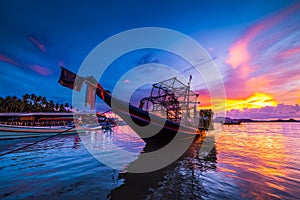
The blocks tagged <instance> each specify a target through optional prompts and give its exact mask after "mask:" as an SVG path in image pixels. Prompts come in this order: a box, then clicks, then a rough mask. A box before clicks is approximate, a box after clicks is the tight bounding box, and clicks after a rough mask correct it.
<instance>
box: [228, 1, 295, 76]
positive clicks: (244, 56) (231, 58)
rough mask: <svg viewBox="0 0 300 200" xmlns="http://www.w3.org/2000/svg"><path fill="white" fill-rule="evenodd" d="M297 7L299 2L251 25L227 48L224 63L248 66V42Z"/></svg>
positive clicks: (234, 65)
mask: <svg viewBox="0 0 300 200" xmlns="http://www.w3.org/2000/svg"><path fill="white" fill-rule="evenodd" d="M299 8H300V3H298V4H296V5H292V6H290V7H289V8H287V9H285V10H283V11H281V12H279V13H278V14H277V15H275V16H273V17H270V18H268V19H266V20H263V21H261V22H259V23H257V24H255V25H254V26H253V27H251V28H250V29H249V30H248V32H247V33H246V34H245V35H244V36H243V37H242V38H240V39H239V40H237V41H236V42H235V43H234V44H233V45H232V46H231V47H230V48H229V55H228V58H227V60H226V63H227V64H229V65H230V66H231V67H232V68H233V69H236V68H237V67H239V66H240V65H243V67H246V68H249V65H248V64H247V63H248V62H249V61H251V59H252V56H251V54H250V52H249V49H250V48H249V45H250V42H251V41H253V40H254V39H255V38H256V37H257V36H258V35H260V34H262V33H263V32H264V31H266V30H268V29H270V28H271V27H273V26H275V25H276V24H278V23H280V22H281V21H282V20H284V19H285V18H286V17H287V16H288V15H290V14H291V13H292V12H294V11H296V10H297V9H299ZM248 71H250V70H248Z"/></svg>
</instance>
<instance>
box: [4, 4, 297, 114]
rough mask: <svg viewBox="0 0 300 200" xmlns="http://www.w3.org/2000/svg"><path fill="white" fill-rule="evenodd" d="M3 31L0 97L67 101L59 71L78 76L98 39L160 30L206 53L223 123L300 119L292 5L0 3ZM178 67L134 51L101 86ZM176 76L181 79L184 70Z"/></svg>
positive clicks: (161, 56)
mask: <svg viewBox="0 0 300 200" xmlns="http://www.w3.org/2000/svg"><path fill="white" fill-rule="evenodd" d="M0 26H1V32H0V44H1V45H0V80H1V83H2V87H1V88H0V96H2V97H5V96H7V95H16V96H22V95H23V94H24V93H30V94H31V93H35V94H37V95H42V96H46V97H47V98H49V99H53V100H55V101H60V102H67V101H68V102H71V101H72V100H71V98H72V91H71V90H69V89H67V88H64V87H62V86H61V85H59V84H58V83H57V80H58V78H59V74H60V68H59V66H65V67H67V68H68V69H70V70H72V71H74V72H76V71H78V69H79V67H80V65H81V63H82V62H83V60H84V59H85V57H86V56H87V55H88V54H89V52H90V51H91V50H92V49H93V48H94V47H96V46H97V45H98V44H99V43H100V42H102V41H104V40H105V39H107V38H109V37H111V36H113V35H115V34H117V33H120V32H122V31H125V30H129V29H133V28H139V27H163V28H168V29H172V30H176V31H179V32H181V33H183V34H186V35H187V36H189V37H191V38H193V39H194V40H196V41H197V42H198V43H199V44H201V45H202V46H203V47H204V48H205V50H206V51H207V52H208V53H209V54H210V56H211V57H212V59H213V60H214V62H215V63H216V65H217V67H218V69H219V71H220V73H221V75H222V78H223V81H224V86H225V90H226V105H227V107H226V110H227V111H228V113H227V114H228V115H229V116H231V117H238V118H242V117H247V118H300V107H299V106H298V105H297V104H300V87H299V86H300V2H299V1H291V0H272V1H270V0H265V1H261V0H253V1H225V0H224V1H221V0H219V1H201V0H199V1H159V0H151V1H133V0H130V1H126V3H125V1H124V2H123V1H85V2H83V1H11V0H5V1H2V2H1V7H0ZM170 60H171V61H170ZM176 60H177V58H174V56H173V57H172V56H170V55H168V53H166V52H160V51H158V50H151V49H150V50H149V49H147V50H145V51H138V52H133V53H131V54H128V55H127V57H126V56H123V57H122V58H120V59H118V60H116V61H115V62H114V63H113V64H112V66H111V68H110V69H109V70H108V71H107V73H106V74H107V77H109V78H106V79H103V80H102V82H101V83H102V84H103V86H105V87H106V88H108V89H110V90H111V89H112V88H113V86H114V82H116V81H118V78H120V77H121V76H122V74H123V73H125V72H126V71H128V70H130V69H131V68H133V67H134V66H135V65H137V64H141V63H142V64H143V63H151V62H154V63H164V64H168V65H171V64H174V62H176V64H174V65H178V63H180V62H181V61H178V62H177V61H176ZM181 64H182V66H184V65H185V63H181ZM185 67H188V66H185ZM175 68H176V67H175ZM183 69H184V68H183ZM183 76H185V77H186V78H187V79H188V77H189V74H188V72H187V73H185V74H183ZM170 78H171V77H170ZM130 81H131V80H126V81H124V84H125V85H126V84H127V85H128V84H130V83H131V82H130ZM192 82H193V83H194V84H195V83H197V80H195V79H193V80H192ZM200 82H201V81H199V83H200ZM194 89H195V90H197V91H198V92H199V93H200V99H199V100H200V102H201V105H202V106H204V107H206V106H209V105H210V95H209V91H207V88H206V87H205V86H203V87H202V86H201V84H195V88H194ZM99 102H100V101H99ZM98 108H99V109H105V108H104V107H103V106H102V105H99V106H98Z"/></svg>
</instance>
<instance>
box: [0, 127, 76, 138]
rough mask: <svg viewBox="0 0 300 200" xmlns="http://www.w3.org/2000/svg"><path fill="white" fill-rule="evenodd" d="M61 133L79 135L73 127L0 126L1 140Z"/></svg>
mask: <svg viewBox="0 0 300 200" xmlns="http://www.w3.org/2000/svg"><path fill="white" fill-rule="evenodd" d="M63 131H65V132H63ZM60 132H63V133H62V134H74V133H77V131H76V129H74V128H72V127H30V126H10V125H0V139H17V138H27V137H41V136H51V135H56V134H58V133H60Z"/></svg>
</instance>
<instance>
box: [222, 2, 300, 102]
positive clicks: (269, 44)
mask: <svg viewBox="0 0 300 200" xmlns="http://www.w3.org/2000/svg"><path fill="white" fill-rule="evenodd" d="M299 8H300V3H298V4H296V5H292V6H290V7H288V8H286V9H284V10H283V11H281V12H279V13H278V14H276V15H273V16H272V17H269V18H267V19H264V20H262V21H260V22H258V23H256V24H254V25H253V26H252V27H250V29H249V30H248V31H247V32H246V33H245V34H244V35H243V36H242V37H241V38H239V39H238V40H237V41H236V42H234V43H233V44H232V46H230V48H229V52H228V57H227V59H226V63H227V64H229V65H230V66H231V70H230V71H228V75H227V77H226V81H225V88H226V95H227V97H228V98H243V97H245V96H249V95H250V94H252V93H253V92H262V93H268V94H272V95H273V96H274V98H275V99H276V101H278V102H286V103H292V104H294V103H296V102H297V99H299V96H298V98H296V97H295V95H293V93H294V92H295V91H296V89H295V84H297V80H299V79H300V74H299V70H298V68H297V63H299V61H300V57H299V56H298V54H299V53H300V47H299V45H298V47H294V44H290V43H289V41H290V40H292V39H294V40H296V38H295V37H296V36H297V33H298V31H299V26H298V25H297V24H295V23H294V22H293V20H288V19H289V18H288V19H287V17H292V16H289V15H291V14H292V13H293V12H294V11H296V10H297V9H299ZM296 14H297V13H296ZM284 20H285V21H284ZM297 27H298V28H297ZM293 37H294V38H293ZM290 46H293V47H292V48H290V49H289V47H290Z"/></svg>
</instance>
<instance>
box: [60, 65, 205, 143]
mask: <svg viewBox="0 0 300 200" xmlns="http://www.w3.org/2000/svg"><path fill="white" fill-rule="evenodd" d="M84 82H85V83H86V84H87V85H88V86H92V87H93V88H94V89H95V94H96V95H97V96H98V97H100V98H101V99H102V100H103V101H104V102H105V103H106V104H107V105H108V106H109V107H111V108H112V110H113V112H114V113H116V114H117V115H119V116H120V117H121V118H122V119H123V120H124V121H125V122H126V123H127V124H128V125H129V126H130V127H131V128H132V129H133V130H134V131H135V132H136V133H137V134H138V135H139V136H140V137H141V138H142V139H143V140H144V141H145V142H146V143H151V142H164V143H168V142H170V141H171V140H172V139H173V138H174V137H175V136H176V135H177V134H180V138H181V139H184V138H185V137H189V138H190V137H194V136H195V135H197V134H201V132H199V130H198V128H197V127H196V126H188V125H184V124H180V122H174V121H172V120H169V119H165V118H161V117H159V116H156V115H154V114H152V113H150V112H147V111H145V110H142V109H140V108H138V107H135V106H133V105H131V104H129V103H126V102H123V101H122V100H120V99H118V98H117V97H114V96H112V95H111V93H110V92H109V91H107V90H105V89H104V88H103V87H102V86H101V85H100V84H99V83H98V82H97V81H96V80H95V79H94V78H91V77H81V76H78V75H76V74H75V73H73V72H71V71H69V70H67V69H65V68H63V67H62V68H61V76H60V79H59V83H60V84H61V85H63V86H65V87H68V88H70V89H73V90H77V91H80V89H81V87H82V84H83V83H84ZM150 123H151V126H152V127H153V128H152V129H150V128H149V129H147V131H145V129H146V127H147V126H148V125H149V124H150ZM151 130H153V132H151ZM156 130H158V131H156Z"/></svg>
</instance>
